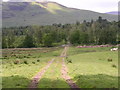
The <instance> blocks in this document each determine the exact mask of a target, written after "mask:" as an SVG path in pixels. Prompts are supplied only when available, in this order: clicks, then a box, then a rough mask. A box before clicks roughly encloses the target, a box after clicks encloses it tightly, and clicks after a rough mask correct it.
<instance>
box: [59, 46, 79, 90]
mask: <svg viewBox="0 0 120 90" xmlns="http://www.w3.org/2000/svg"><path fill="white" fill-rule="evenodd" d="M67 49H68V47H65V49H64V51H63V52H62V54H61V57H63V59H62V69H61V73H62V77H63V78H64V79H65V81H66V82H67V83H68V85H69V86H70V87H71V88H72V90H76V89H77V90H78V89H79V87H78V86H77V85H76V84H75V83H74V81H73V80H72V79H71V77H70V76H69V75H68V69H67V66H66V65H65V61H64V59H65V57H66V52H67Z"/></svg>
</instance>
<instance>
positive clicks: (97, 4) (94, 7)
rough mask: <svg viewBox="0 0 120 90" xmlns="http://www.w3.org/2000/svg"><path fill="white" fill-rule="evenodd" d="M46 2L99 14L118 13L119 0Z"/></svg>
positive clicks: (55, 0)
mask: <svg viewBox="0 0 120 90" xmlns="http://www.w3.org/2000/svg"><path fill="white" fill-rule="evenodd" d="M3 1H8V0H3ZM47 1H54V2H57V3H59V4H62V5H64V6H67V7H71V8H78V9H85V10H91V11H95V12H100V13H105V12H110V11H118V2H119V0H47Z"/></svg>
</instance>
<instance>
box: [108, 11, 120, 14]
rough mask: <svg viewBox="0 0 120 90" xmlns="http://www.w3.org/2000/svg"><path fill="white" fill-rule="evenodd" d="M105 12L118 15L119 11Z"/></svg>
mask: <svg viewBox="0 0 120 90" xmlns="http://www.w3.org/2000/svg"><path fill="white" fill-rule="evenodd" d="M107 14H111V15H120V12H118V11H112V12H107Z"/></svg>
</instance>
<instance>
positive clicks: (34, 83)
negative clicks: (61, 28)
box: [29, 47, 79, 90]
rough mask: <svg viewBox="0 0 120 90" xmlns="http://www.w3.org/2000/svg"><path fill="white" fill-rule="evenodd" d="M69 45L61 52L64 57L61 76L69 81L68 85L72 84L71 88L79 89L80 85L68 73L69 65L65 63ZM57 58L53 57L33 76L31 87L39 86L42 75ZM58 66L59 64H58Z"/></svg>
mask: <svg viewBox="0 0 120 90" xmlns="http://www.w3.org/2000/svg"><path fill="white" fill-rule="evenodd" d="M67 49H68V47H65V48H64V50H63V52H62V53H61V55H60V57H62V63H61V64H62V68H61V76H62V78H64V79H65V81H66V82H67V83H68V85H69V86H70V88H72V89H79V87H78V86H77V85H76V84H75V83H74V82H73V80H72V79H71V77H70V76H69V75H68V69H67V66H66V65H65V61H64V59H65V57H66V52H67ZM54 60H55V59H52V60H51V61H50V62H48V64H47V65H46V66H45V67H44V68H43V69H42V70H41V71H40V72H38V73H37V75H35V76H34V77H33V78H32V81H31V83H30V85H29V89H32V90H33V88H37V86H38V82H39V81H40V79H41V78H42V76H43V75H44V73H45V72H46V70H47V69H48V68H49V67H50V65H51V64H52V63H53V61H54ZM56 68H57V66H56Z"/></svg>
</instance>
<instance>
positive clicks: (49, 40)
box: [43, 33, 53, 47]
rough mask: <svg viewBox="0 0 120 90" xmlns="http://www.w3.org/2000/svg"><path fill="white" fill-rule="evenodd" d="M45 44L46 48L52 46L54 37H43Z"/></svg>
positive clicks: (46, 35)
mask: <svg viewBox="0 0 120 90" xmlns="http://www.w3.org/2000/svg"><path fill="white" fill-rule="evenodd" d="M43 43H44V46H46V47H50V46H52V43H53V39H52V36H51V34H50V33H48V34H44V36H43Z"/></svg>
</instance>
